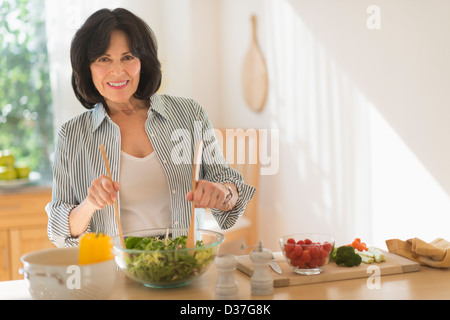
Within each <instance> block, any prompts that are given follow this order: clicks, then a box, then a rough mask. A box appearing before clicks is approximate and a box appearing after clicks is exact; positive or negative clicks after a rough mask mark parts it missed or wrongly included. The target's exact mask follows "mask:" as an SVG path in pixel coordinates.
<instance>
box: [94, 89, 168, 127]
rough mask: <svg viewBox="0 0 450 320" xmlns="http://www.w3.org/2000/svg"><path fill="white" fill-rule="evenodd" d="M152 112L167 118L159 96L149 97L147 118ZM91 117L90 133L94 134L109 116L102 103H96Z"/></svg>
mask: <svg viewBox="0 0 450 320" xmlns="http://www.w3.org/2000/svg"><path fill="white" fill-rule="evenodd" d="M152 111H155V112H157V113H159V114H160V115H161V116H163V117H164V118H167V111H166V106H165V104H164V101H163V99H162V98H161V95H159V94H156V93H155V94H154V95H153V96H151V97H150V108H149V109H148V115H149V116H150V114H151V112H152ZM92 117H93V121H92V132H94V131H95V130H97V129H98V127H100V125H101V124H102V122H103V120H105V118H109V115H108V113H107V112H106V110H105V107H104V106H103V104H102V103H97V104H96V105H95V106H94V110H93V114H92Z"/></svg>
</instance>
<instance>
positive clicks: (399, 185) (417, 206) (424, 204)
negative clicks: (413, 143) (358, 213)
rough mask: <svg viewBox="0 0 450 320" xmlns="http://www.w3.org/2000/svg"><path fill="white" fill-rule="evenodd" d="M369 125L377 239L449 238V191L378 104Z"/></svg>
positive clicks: (373, 219)
mask: <svg viewBox="0 0 450 320" xmlns="http://www.w3.org/2000/svg"><path fill="white" fill-rule="evenodd" d="M370 125H371V140H370V144H371V162H372V166H371V170H372V172H371V176H372V192H371V197H372V203H373V205H372V208H373V217H372V221H373V222H372V229H373V235H374V242H376V243H382V242H383V241H384V240H386V239H390V238H400V239H409V238H413V237H418V238H421V239H422V240H425V241H432V240H434V239H435V238H437V237H441V238H444V239H450V231H449V228H448V226H449V225H450V215H449V212H450V201H449V197H448V195H447V194H446V193H445V192H444V190H443V189H442V187H441V186H440V185H439V184H438V183H437V182H436V181H435V180H434V178H433V177H432V176H431V174H430V173H429V172H428V171H427V170H426V168H425V167H424V166H423V165H422V163H421V162H420V161H419V160H418V159H417V158H416V156H415V155H414V154H413V153H412V152H411V151H410V150H409V149H408V147H407V146H406V145H405V143H404V142H403V141H402V140H401V139H400V137H399V136H398V135H397V134H396V133H395V131H394V130H393V129H392V128H391V127H390V126H389V124H388V123H386V121H385V120H384V119H383V117H382V116H381V115H380V114H379V113H378V111H377V110H376V108H375V107H372V108H371V109H370Z"/></svg>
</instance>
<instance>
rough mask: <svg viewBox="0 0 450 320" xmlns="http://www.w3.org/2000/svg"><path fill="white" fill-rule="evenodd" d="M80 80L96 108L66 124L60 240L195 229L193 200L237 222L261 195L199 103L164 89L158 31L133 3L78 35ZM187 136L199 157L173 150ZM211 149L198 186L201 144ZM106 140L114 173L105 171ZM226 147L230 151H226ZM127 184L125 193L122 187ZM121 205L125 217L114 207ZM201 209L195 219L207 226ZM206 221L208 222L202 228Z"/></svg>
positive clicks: (57, 173) (91, 21) (53, 217)
mask: <svg viewBox="0 0 450 320" xmlns="http://www.w3.org/2000/svg"><path fill="white" fill-rule="evenodd" d="M71 63H72V86H73V90H74V92H75V95H76V97H77V98H78V100H79V101H80V102H81V104H82V105H83V106H84V107H85V108H86V109H89V110H88V111H86V112H84V113H82V114H81V115H79V116H77V117H75V118H73V119H71V120H69V121H68V122H66V123H65V124H63V126H62V127H61V129H60V131H59V134H58V139H57V144H56V148H55V162H54V168H53V173H54V174H53V175H54V181H53V196H52V201H51V202H50V203H49V204H48V206H47V207H46V210H47V213H48V215H49V224H48V234H49V237H50V240H52V241H53V242H54V243H55V244H56V245H57V246H72V245H77V244H78V238H79V236H80V235H81V234H83V233H84V232H89V231H92V232H97V231H102V232H104V233H106V234H109V235H116V234H117V232H118V230H119V228H118V225H117V223H121V225H122V229H123V232H124V233H126V232H132V231H136V230H139V229H152V228H177V229H178V228H181V229H186V230H188V229H189V226H190V222H191V221H194V219H192V220H191V209H192V206H194V207H196V208H211V209H212V211H213V213H214V217H215V219H216V221H217V223H218V225H219V226H220V228H222V229H227V228H230V227H231V226H233V225H234V224H235V222H236V220H237V219H238V218H239V217H240V216H241V215H242V214H243V212H244V210H245V207H246V205H247V203H248V202H249V201H250V200H251V198H252V197H253V195H254V193H255V189H254V187H252V186H250V185H247V184H245V183H244V181H243V179H242V176H241V175H240V174H239V172H238V171H236V170H235V169H233V168H231V167H228V166H227V165H226V164H225V160H224V159H223V155H222V154H221V153H220V150H218V148H215V145H216V144H217V139H216V137H215V136H214V137H211V135H210V132H211V129H212V124H211V122H210V121H209V118H208V116H207V114H206V112H205V109H204V108H202V107H201V106H200V105H199V104H198V103H197V102H195V101H194V100H192V99H188V98H181V97H175V96H169V95H164V94H158V93H156V92H157V90H158V88H159V87H160V84H161V64H160V62H159V60H158V57H157V45H156V40H155V37H154V35H153V32H152V31H151V29H150V28H149V26H148V25H147V24H146V23H145V22H144V21H143V20H142V19H140V18H138V17H137V16H135V15H134V14H133V13H131V12H130V11H128V10H126V9H122V8H118V9H115V10H108V9H101V10H98V11H96V12H95V13H93V14H92V15H91V16H90V17H89V18H88V19H87V20H86V22H85V23H84V24H83V25H82V26H81V28H80V29H79V30H78V31H77V32H76V34H75V36H74V38H73V40H72V46H71ZM180 130H182V131H183V132H184V131H185V132H187V133H188V135H187V138H185V139H183V140H182V143H183V145H185V146H186V150H188V151H187V153H190V154H191V156H190V157H189V159H190V162H189V163H183V164H179V163H176V161H175V160H174V159H173V158H172V157H171V153H172V150H173V149H174V148H175V146H176V145H177V144H178V143H179V142H180V141H178V139H176V138H175V139H174V133H176V132H178V131H180ZM199 140H202V141H204V142H205V143H204V149H211V148H212V149H214V148H215V149H216V150H218V151H217V152H216V153H217V154H216V155H215V157H214V159H211V157H210V156H211V155H207V154H206V153H204V157H203V160H202V163H203V165H202V167H201V170H200V171H201V172H200V174H199V175H200V177H199V179H200V180H199V181H198V184H197V187H196V188H195V190H191V187H192V181H191V179H192V171H193V160H192V150H193V148H194V146H195V145H196V144H197V142H198V141H199ZM99 145H104V146H105V149H106V153H107V158H108V159H109V162H110V167H111V174H110V176H111V177H106V176H105V168H104V165H103V162H102V161H101V153H100V150H99ZM219 153H220V154H219ZM119 190H120V194H119ZM116 201H117V202H119V206H118V207H119V210H120V222H119V221H116V218H115V213H113V210H112V209H111V205H112V204H115V203H116ZM201 220H202V216H201V215H199V216H198V219H196V221H195V222H194V223H197V224H201ZM197 227H198V226H197Z"/></svg>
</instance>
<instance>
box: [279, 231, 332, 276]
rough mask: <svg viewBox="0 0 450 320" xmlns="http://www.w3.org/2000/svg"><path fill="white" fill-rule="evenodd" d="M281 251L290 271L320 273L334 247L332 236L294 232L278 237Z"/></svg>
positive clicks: (307, 273) (304, 273) (305, 273)
mask: <svg viewBox="0 0 450 320" xmlns="http://www.w3.org/2000/svg"><path fill="white" fill-rule="evenodd" d="M279 243H280V247H281V251H282V252H283V255H284V257H285V258H286V261H287V263H288V265H289V266H290V267H291V269H292V271H294V272H295V273H298V274H303V275H314V274H320V273H321V272H322V271H323V270H324V268H325V266H326V265H327V263H328V261H330V257H331V254H332V252H333V248H334V237H333V236H331V235H327V234H321V233H296V234H290V235H286V236H283V237H281V238H280V239H279Z"/></svg>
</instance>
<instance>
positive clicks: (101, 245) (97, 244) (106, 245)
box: [78, 233, 114, 265]
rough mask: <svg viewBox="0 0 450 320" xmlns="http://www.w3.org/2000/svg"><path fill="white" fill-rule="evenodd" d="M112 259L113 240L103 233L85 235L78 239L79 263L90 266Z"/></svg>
mask: <svg viewBox="0 0 450 320" xmlns="http://www.w3.org/2000/svg"><path fill="white" fill-rule="evenodd" d="M112 258H114V253H113V240H112V238H111V237H110V236H108V235H107V234H104V233H86V234H84V235H83V236H82V237H81V239H80V253H79V261H78V262H79V263H80V265H81V264H90V263H98V262H103V261H107V260H110V259H112Z"/></svg>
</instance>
